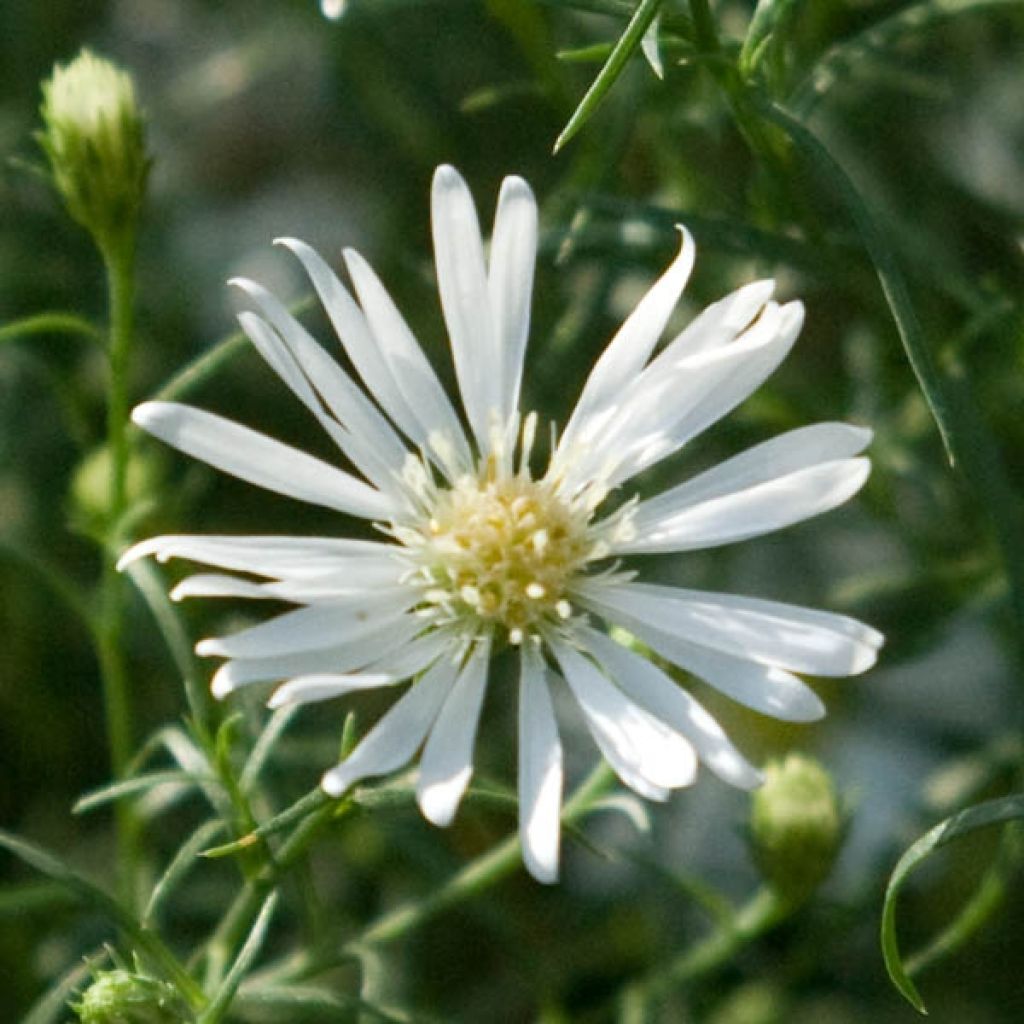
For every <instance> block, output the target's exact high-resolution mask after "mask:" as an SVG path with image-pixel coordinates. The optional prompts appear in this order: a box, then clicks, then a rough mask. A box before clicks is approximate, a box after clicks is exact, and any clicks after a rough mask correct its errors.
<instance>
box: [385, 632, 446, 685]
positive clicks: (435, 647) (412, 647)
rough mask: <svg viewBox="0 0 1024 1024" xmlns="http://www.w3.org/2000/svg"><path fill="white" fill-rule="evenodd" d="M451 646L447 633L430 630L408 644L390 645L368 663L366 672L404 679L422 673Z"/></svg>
mask: <svg viewBox="0 0 1024 1024" xmlns="http://www.w3.org/2000/svg"><path fill="white" fill-rule="evenodd" d="M452 646H453V639H452V637H451V636H450V635H449V634H448V633H446V632H444V631H442V630H440V629H432V630H429V631H427V632H426V633H424V634H423V635H422V636H418V637H416V639H415V640H412V641H410V642H409V643H406V644H403V643H396V644H392V646H391V650H389V651H388V653H387V654H384V655H382V656H381V657H379V658H376V659H375V660H374V661H372V662H370V664H369V665H367V668H366V670H367V671H369V672H386V673H388V675H393V676H394V677H395V678H396V679H406V678H407V677H409V676H413V675H416V673H418V672H422V671H423V670H424V669H425V668H426V667H427V666H428V665H430V664H431V663H432V662H434V661H436V660H437V658H438V657H440V655H441V654H443V653H444V652H445V651H447V650H451V649H452Z"/></svg>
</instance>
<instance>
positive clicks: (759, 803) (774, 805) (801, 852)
mask: <svg viewBox="0 0 1024 1024" xmlns="http://www.w3.org/2000/svg"><path fill="white" fill-rule="evenodd" d="M750 838H751V844H752V847H753V851H754V858H755V860H756V861H757V863H758V866H759V867H760V869H761V872H762V874H763V875H764V877H765V879H766V880H767V881H768V882H769V883H770V884H771V885H772V887H773V888H774V889H775V890H776V891H777V892H778V893H779V894H780V895H781V896H783V897H784V898H785V899H787V900H790V901H791V902H794V903H800V902H803V901H804V900H806V899H807V898H808V897H809V896H810V895H811V893H813V892H814V890H815V889H816V888H817V887H818V886H819V885H820V884H821V883H822V882H823V881H824V880H825V878H826V877H827V876H828V873H829V871H831V870H832V864H833V862H834V861H835V858H836V854H837V853H838V852H839V847H840V845H841V844H842V839H843V815H842V811H841V809H840V806H839V799H838V796H837V795H836V790H835V786H834V785H833V784H832V779H831V778H830V777H829V775H828V773H827V772H826V771H825V769H824V768H823V767H822V766H821V765H820V764H818V762H817V761H815V760H813V759H811V758H809V757H804V756H802V755H800V754H789V755H788V756H787V757H786V759H785V760H784V761H781V762H779V761H773V762H769V763H768V764H767V765H766V766H765V782H764V785H763V786H762V787H761V788H760V789H759V790H757V791H756V792H755V793H754V794H753V797H752V799H751V814H750Z"/></svg>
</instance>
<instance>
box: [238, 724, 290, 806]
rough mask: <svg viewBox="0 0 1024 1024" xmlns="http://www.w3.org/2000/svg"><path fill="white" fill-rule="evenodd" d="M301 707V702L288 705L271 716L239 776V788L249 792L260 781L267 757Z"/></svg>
mask: <svg viewBox="0 0 1024 1024" xmlns="http://www.w3.org/2000/svg"><path fill="white" fill-rule="evenodd" d="M301 709H302V705H301V704H291V705H286V706H285V707H283V708H278V709H277V711H275V712H274V713H273V714H272V715H271V716H270V718H269V719H268V721H267V724H266V725H265V726H264V727H263V730H262V731H261V732H260V735H259V737H258V739H257V740H256V742H255V743H254V744H253V747H252V750H251V751H250V753H249V756H248V757H247V758H246V761H245V765H244V767H243V768H242V774H241V775H240V776H239V778H238V788H239V789H240V790H241V791H242V792H243V793H248V792H249V791H250V790H251V789H252V788H253V786H255V785H256V783H257V782H258V781H259V777H260V775H261V774H262V772H263V769H264V767H265V766H266V763H267V759H268V758H269V757H270V755H271V753H272V752H273V749H274V747H275V746H276V744H277V741H278V740H279V739H280V738H281V737H282V736H283V735H284V732H285V730H286V729H287V728H288V726H289V725H291V723H292V722H293V721H294V720H295V717H296V716H297V715H298V713H299V711H300V710H301Z"/></svg>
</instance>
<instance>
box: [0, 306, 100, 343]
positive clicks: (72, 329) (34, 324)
mask: <svg viewBox="0 0 1024 1024" xmlns="http://www.w3.org/2000/svg"><path fill="white" fill-rule="evenodd" d="M36 334H72V335H77V336H78V337H81V338H86V339H88V340H89V341H95V342H99V343H101V344H102V343H103V341H104V340H105V339H104V337H103V333H102V331H100V330H99V328H97V327H95V326H93V324H91V323H89V321H88V320H85V319H83V318H82V317H80V316H76V315H75V314H74V313H37V314H35V315H34V316H26V317H23V318H22V319H21V320H12V321H11V322H10V323H6V324H4V325H3V327H0V344H2V343H4V342H6V341H16V340H17V339H18V338H28V337H32V336H33V335H36Z"/></svg>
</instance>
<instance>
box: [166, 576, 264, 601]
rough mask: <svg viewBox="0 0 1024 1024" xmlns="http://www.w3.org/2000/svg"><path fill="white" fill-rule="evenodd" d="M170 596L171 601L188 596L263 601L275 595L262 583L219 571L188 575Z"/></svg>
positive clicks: (181, 599)
mask: <svg viewBox="0 0 1024 1024" xmlns="http://www.w3.org/2000/svg"><path fill="white" fill-rule="evenodd" d="M170 596H171V600H172V601H184V600H185V599H186V598H189V597H247V598H252V599H253V600H263V601H267V600H274V599H275V595H274V594H273V593H271V592H270V591H269V590H267V587H266V584H264V583H254V582H253V581H252V580H244V579H241V578H240V577H238V576H225V575H223V574H221V573H198V574H196V575H195V576H188V577H186V578H185V579H183V580H182V581H181V582H180V583H179V584H178V585H177V586H176V587H175V588H174V589H173V590H172V591H171V595H170Z"/></svg>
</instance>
